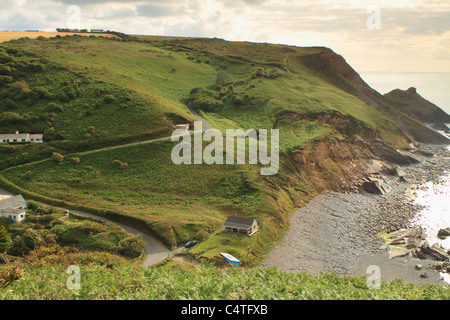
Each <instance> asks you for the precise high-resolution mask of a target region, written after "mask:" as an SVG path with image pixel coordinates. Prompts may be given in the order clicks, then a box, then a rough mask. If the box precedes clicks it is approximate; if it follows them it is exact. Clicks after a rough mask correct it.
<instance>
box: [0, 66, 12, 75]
mask: <svg viewBox="0 0 450 320" xmlns="http://www.w3.org/2000/svg"><path fill="white" fill-rule="evenodd" d="M0 75H4V76H9V75H11V68H10V67H8V66H1V67H0Z"/></svg>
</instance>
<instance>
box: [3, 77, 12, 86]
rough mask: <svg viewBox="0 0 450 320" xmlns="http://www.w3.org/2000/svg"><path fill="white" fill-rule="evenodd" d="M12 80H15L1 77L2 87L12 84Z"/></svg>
mask: <svg viewBox="0 0 450 320" xmlns="http://www.w3.org/2000/svg"><path fill="white" fill-rule="evenodd" d="M12 80H13V78H12V77H10V76H2V75H0V85H5V84H8V83H11V82H12Z"/></svg>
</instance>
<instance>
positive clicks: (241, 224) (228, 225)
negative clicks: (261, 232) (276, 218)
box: [223, 216, 258, 236]
mask: <svg viewBox="0 0 450 320" xmlns="http://www.w3.org/2000/svg"><path fill="white" fill-rule="evenodd" d="M256 231H258V223H257V222H256V220H255V219H251V218H242V217H236V216H229V217H228V218H227V220H226V221H225V223H224V224H223V232H231V233H239V234H245V235H248V236H251V235H253V234H254V233H255V232H256Z"/></svg>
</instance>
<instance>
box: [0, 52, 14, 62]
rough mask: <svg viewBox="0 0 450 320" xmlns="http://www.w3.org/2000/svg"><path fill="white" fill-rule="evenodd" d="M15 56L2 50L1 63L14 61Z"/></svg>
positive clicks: (0, 54) (0, 53)
mask: <svg viewBox="0 0 450 320" xmlns="http://www.w3.org/2000/svg"><path fill="white" fill-rule="evenodd" d="M13 61H14V60H13V58H12V57H10V56H9V55H8V54H6V53H3V52H0V63H3V64H5V63H8V62H13Z"/></svg>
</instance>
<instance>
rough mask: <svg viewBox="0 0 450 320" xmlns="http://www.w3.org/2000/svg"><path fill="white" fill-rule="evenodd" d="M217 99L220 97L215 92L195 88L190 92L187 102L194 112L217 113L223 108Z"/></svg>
mask: <svg viewBox="0 0 450 320" xmlns="http://www.w3.org/2000/svg"><path fill="white" fill-rule="evenodd" d="M219 99H220V95H219V93H218V92H216V91H212V90H208V89H205V88H195V89H192V90H191V95H190V96H189V99H188V102H189V103H191V105H192V107H193V108H194V110H196V111H198V110H202V111H205V112H217V111H219V110H220V109H221V108H222V107H223V102H222V101H221V100H219Z"/></svg>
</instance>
